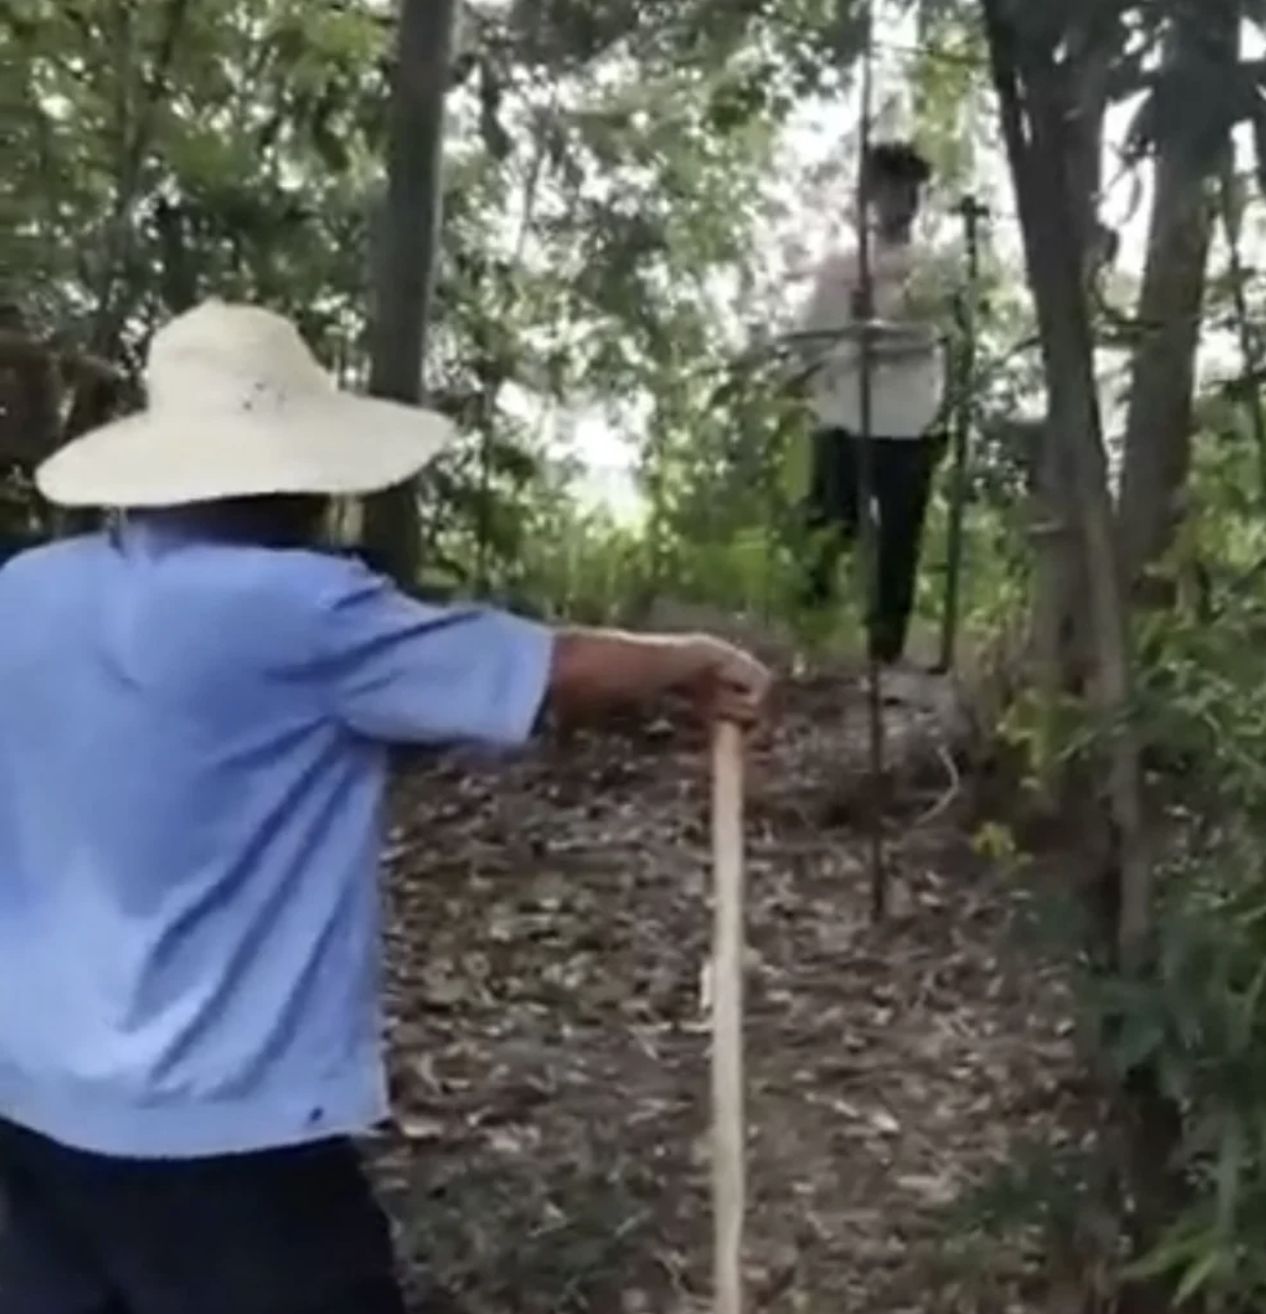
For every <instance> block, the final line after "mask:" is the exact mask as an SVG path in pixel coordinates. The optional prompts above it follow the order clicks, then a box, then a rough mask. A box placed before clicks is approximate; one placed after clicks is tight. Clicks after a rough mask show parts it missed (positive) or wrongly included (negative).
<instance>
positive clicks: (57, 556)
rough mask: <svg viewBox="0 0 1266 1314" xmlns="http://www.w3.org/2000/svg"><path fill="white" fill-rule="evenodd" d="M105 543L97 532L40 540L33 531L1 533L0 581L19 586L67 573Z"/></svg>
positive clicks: (86, 559) (80, 565)
mask: <svg viewBox="0 0 1266 1314" xmlns="http://www.w3.org/2000/svg"><path fill="white" fill-rule="evenodd" d="M103 546H104V538H103V536H102V535H100V534H83V535H78V536H76V537H74V538H62V539H52V540H48V541H43V540H41V539H39V538H38V537H37V536H35V535H27V534H14V535H0V581H2V582H3V585H4V586H5V587H7V588H22V587H25V586H26V585H28V584H31V583H40V582H43V581H47V580H49V579H51V578H54V577H57V576H64V577H69V576H71V575H73V574H74V573H75V572H77V571H79V570H81V569H82V568H83V566H84V565H85V563H87V562H89V561H91V560H92V559H93V558H94V557H96V556H97V555H98V554H99V553H100V551H101V549H102V547H103Z"/></svg>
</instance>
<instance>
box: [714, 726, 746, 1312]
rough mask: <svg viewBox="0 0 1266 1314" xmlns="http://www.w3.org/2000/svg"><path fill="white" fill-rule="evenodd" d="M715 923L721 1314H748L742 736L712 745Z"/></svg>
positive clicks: (735, 731)
mask: <svg viewBox="0 0 1266 1314" xmlns="http://www.w3.org/2000/svg"><path fill="white" fill-rule="evenodd" d="M712 852H713V862H714V866H715V872H716V895H715V897H716V913H715V916H716V924H715V932H714V937H715V938H714V941H713V959H712V1173H713V1209H714V1215H715V1225H716V1243H715V1245H716V1254H715V1261H716V1269H715V1300H716V1307H715V1308H716V1314H742V1310H743V1213H744V1208H745V1197H746V1182H745V1169H744V1159H745V1150H746V1145H745V1141H746V1137H745V1133H744V1114H743V731H742V730H741V729H740V728H739V727H738V726H736V725H731V724H729V723H727V722H722V723H720V724H719V725H718V726H717V728H716V732H715V739H714V740H713V745H712Z"/></svg>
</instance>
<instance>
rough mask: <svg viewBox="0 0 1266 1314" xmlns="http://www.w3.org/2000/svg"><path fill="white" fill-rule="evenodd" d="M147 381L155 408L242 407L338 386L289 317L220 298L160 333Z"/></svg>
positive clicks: (271, 406)
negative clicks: (221, 300) (232, 303)
mask: <svg viewBox="0 0 1266 1314" xmlns="http://www.w3.org/2000/svg"><path fill="white" fill-rule="evenodd" d="M146 383H147V386H148V390H149V401H150V407H151V409H162V410H168V411H171V410H186V411H188V410H198V411H207V410H216V411H233V412H239V413H242V412H245V413H250V412H253V411H259V410H276V409H279V408H280V407H282V406H284V405H285V404H286V402H287V401H290V400H294V399H296V398H297V397H299V396H308V397H310V396H312V394H313V393H318V394H319V393H322V392H330V391H332V390H333V387H334V385H333V382H332V381H331V380H330V379H329V377H328V376H327V375H326V374H325V372H324V371H323V370H322V369H321V366H320V365H319V364H318V362H317V360H316V358H315V357H314V356H313V355H312V352H311V351H310V350H309V349H308V347H307V345H306V343H305V342H304V341H303V339H302V337H300V335H299V331H298V330H297V329H296V328H295V327H294V325H293V324H291V323H290V322H289V321H288V320H285V319H283V318H282V317H281V316H279V315H274V314H272V313H270V312H269V311H266V310H260V309H258V308H257V307H254V306H231V305H226V304H225V303H223V302H219V301H212V302H208V303H207V304H205V305H203V306H200V307H199V308H198V309H197V310H193V311H190V312H189V313H188V314H186V315H182V316H181V317H180V318H179V319H175V320H173V321H172V322H171V323H170V324H168V325H167V326H166V327H165V328H163V329H161V330H160V331H159V332H158V333H157V334H155V336H154V341H153V344H152V346H151V348H150V357H149V366H148V369H147V371H146Z"/></svg>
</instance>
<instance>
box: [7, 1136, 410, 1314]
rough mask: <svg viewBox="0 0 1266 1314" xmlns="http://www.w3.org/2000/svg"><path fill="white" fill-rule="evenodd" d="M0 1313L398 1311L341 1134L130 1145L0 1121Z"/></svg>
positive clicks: (371, 1213)
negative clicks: (177, 1150) (176, 1149)
mask: <svg viewBox="0 0 1266 1314" xmlns="http://www.w3.org/2000/svg"><path fill="white" fill-rule="evenodd" d="M0 1311H3V1314H404V1302H403V1298H402V1296H401V1293H400V1290H399V1287H398V1286H397V1283H396V1280H395V1277H394V1274H393V1270H392V1253H391V1239H390V1235H389V1231H388V1227H387V1221H386V1218H385V1216H384V1215H383V1213H382V1212H381V1210H380V1209H379V1207H378V1205H377V1204H376V1203H375V1201H374V1198H373V1195H372V1193H371V1191H370V1187H369V1183H368V1181H367V1180H366V1178H365V1175H364V1173H363V1171H362V1169H361V1166H360V1162H359V1159H358V1158H357V1155H356V1152H355V1150H354V1149H353V1147H352V1146H351V1145H350V1144H348V1143H347V1142H343V1141H331V1142H327V1143H324V1144H321V1145H314V1146H308V1147H304V1148H302V1149H297V1150H279V1151H272V1152H269V1153H265V1154H249V1155H240V1156H234V1157H226V1158H217V1159H200V1160H189V1161H179V1160H178V1161H155V1160H146V1161H132V1160H125V1159H111V1158H104V1157H102V1156H99V1155H93V1154H84V1153H82V1152H80V1151H76V1150H70V1149H66V1148H65V1147H63V1146H60V1145H56V1144H54V1143H53V1142H51V1141H48V1140H45V1139H44V1138H43V1137H40V1136H35V1135H33V1134H31V1133H30V1132H27V1131H23V1130H20V1129H19V1128H16V1127H14V1126H12V1125H11V1124H9V1123H5V1122H3V1121H0Z"/></svg>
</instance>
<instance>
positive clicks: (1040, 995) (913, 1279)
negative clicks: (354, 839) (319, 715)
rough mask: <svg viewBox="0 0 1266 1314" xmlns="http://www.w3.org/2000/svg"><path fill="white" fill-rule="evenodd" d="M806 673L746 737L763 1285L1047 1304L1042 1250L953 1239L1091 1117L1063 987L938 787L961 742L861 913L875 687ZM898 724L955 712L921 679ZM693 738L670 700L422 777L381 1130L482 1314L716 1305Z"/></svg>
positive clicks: (463, 1304)
mask: <svg viewBox="0 0 1266 1314" xmlns="http://www.w3.org/2000/svg"><path fill="white" fill-rule="evenodd" d="M785 704H786V705H785V707H784V709H783V715H782V716H781V717H780V719H779V723H778V726H777V729H776V730H775V731H774V732H773V733H772V734H771V736H770V737H769V738H768V740H767V742H764V743H762V744H760V745H757V746H755V747H754V748H753V750H752V754H751V758H752V760H751V768H750V775H751V783H750V793H751V798H750V804H749V808H750V815H749V827H748V842H747V853H748V870H749V905H748V932H749V938H750V945H751V953H750V963H749V967H750V970H749V981H748V991H749V994H748V1015H747V1046H748V1066H749V1070H748V1092H749V1109H748V1116H749V1124H750V1152H749V1172H750V1177H751V1201H750V1206H749V1219H748V1241H747V1252H746V1255H747V1265H748V1276H749V1286H750V1291H751V1307H752V1308H753V1309H754V1310H760V1311H762V1314H804V1312H808V1314H816V1312H817V1311H822V1312H823V1314H827V1312H830V1314H841V1312H843V1311H861V1312H863V1314H938V1312H942V1311H943V1312H945V1314H951V1312H952V1314H1007V1312H1009V1311H1028V1310H1037V1309H1039V1308H1046V1306H1045V1305H1044V1304H1043V1303H1042V1301H1043V1299H1044V1297H1043V1295H1042V1292H1043V1275H1042V1273H1041V1271H1040V1268H1039V1267H1037V1266H1036V1265H1037V1260H1036V1258H1035V1257H1034V1258H1033V1259H1032V1260H1030V1258H1029V1257H1026V1256H1025V1255H1023V1254H1019V1253H1012V1252H1010V1251H1008V1250H1006V1249H1005V1248H1002V1247H997V1246H987V1245H986V1246H978V1247H975V1248H970V1247H969V1248H967V1249H963V1248H961V1247H959V1248H957V1249H956V1248H955V1247H954V1246H952V1245H950V1244H949V1238H950V1237H951V1236H952V1235H953V1234H954V1232H955V1228H954V1227H953V1226H952V1225H951V1224H950V1223H949V1218H950V1215H951V1212H952V1211H953V1210H954V1209H957V1208H960V1207H961V1203H962V1201H963V1200H964V1199H965V1198H969V1197H970V1196H971V1194H972V1192H973V1191H974V1190H975V1189H977V1188H979V1187H981V1186H983V1185H987V1184H988V1183H989V1182H990V1181H991V1180H992V1179H993V1178H994V1176H995V1175H996V1173H997V1171H998V1169H999V1168H1000V1167H1001V1166H1003V1165H1006V1164H1007V1163H1008V1162H1009V1161H1012V1160H1014V1159H1016V1158H1018V1157H1021V1156H1022V1155H1023V1154H1024V1153H1025V1146H1027V1145H1028V1144H1029V1143H1030V1142H1032V1141H1034V1140H1037V1139H1047V1138H1048V1137H1049V1135H1050V1134H1051V1132H1052V1131H1056V1132H1057V1131H1058V1130H1059V1128H1060V1126H1061V1124H1065V1123H1067V1124H1068V1125H1070V1126H1071V1124H1072V1121H1073V1118H1074V1115H1075V1112H1076V1105H1077V1094H1076V1091H1077V1086H1078V1080H1077V1077H1078V1067H1077V1063H1076V1059H1075V1055H1074V1053H1073V1042H1072V1038H1071V1027H1070V1024H1069V1021H1068V1015H1069V1009H1068V1004H1067V1000H1066V999H1065V998H1064V997H1063V994H1062V991H1061V989H1060V985H1059V982H1058V981H1057V980H1056V979H1055V978H1053V977H1052V976H1051V975H1049V974H1048V973H1046V972H1045V971H1044V970H1042V969H1041V968H1040V967H1038V966H1037V961H1036V959H1035V958H1034V957H1033V956H1032V955H1031V954H1028V953H1026V952H1025V950H1024V949H1023V941H1022V939H1021V938H1019V937H1017V936H1016V935H1015V934H1014V933H1013V920H1014V914H1015V911H1016V908H1017V907H1018V906H1019V905H1018V899H1017V894H1016V892H1015V891H1014V890H1012V889H1010V888H1009V887H1008V886H1007V885H1006V883H1005V881H1004V880H1003V878H1002V877H1000V876H997V875H995V874H992V873H990V872H989V871H988V870H986V869H984V866H983V864H981V863H979V862H978V861H976V860H975V859H974V858H973V856H972V853H971V850H970V845H969V844H968V842H967V839H966V838H965V837H964V836H963V835H962V834H961V833H957V832H956V831H955V829H954V823H953V812H954V809H953V808H944V807H938V800H939V802H940V803H942V804H943V803H944V802H945V801H946V799H945V796H946V791H947V790H948V789H949V788H950V787H951V785H952V779H951V774H950V770H949V768H948V767H946V770H945V772H944V773H943V776H942V778H940V779H937V780H929V781H927V782H925V787H920V786H919V784H918V783H917V782H914V781H911V782H907V784H906V785H905V786H903V787H902V788H903V790H904V794H903V796H902V797H900V798H898V799H897V800H896V801H895V802H896V809H895V810H894V812H893V815H891V816H890V818H889V824H888V831H889V850H888V851H889V857H890V861H891V867H892V872H893V881H894V899H893V915H892V916H891V918H890V920H889V921H888V923H887V924H886V925H885V926H883V927H881V928H874V927H872V925H871V924H870V917H869V906H870V891H869V874H868V871H867V869H866V844H865V837H864V835H862V834H860V833H859V832H858V830H857V829H856V828H855V826H853V825H850V824H848V823H849V814H850V812H856V810H857V809H856V808H855V807H854V808H838V807H836V808H832V807H831V806H830V800H831V798H832V797H833V793H834V792H836V791H838V787H839V786H838V782H839V781H840V780H841V779H845V778H847V777H848V775H849V773H850V772H852V773H853V774H854V775H855V774H856V772H857V771H858V770H859V769H860V762H861V761H862V759H863V747H862V746H863V743H864V731H865V724H864V712H863V707H862V697H861V693H860V691H859V690H858V688H857V687H856V685H855V684H854V683H853V682H851V681H849V680H848V679H847V678H844V677H840V678H834V679H831V678H823V679H818V680H816V681H802V682H799V683H796V682H792V684H791V685H790V687H789V689H788V691H787V694H786V698H785ZM889 725H890V734H891V736H892V739H893V742H894V748H895V752H896V755H897V756H898V757H900V756H901V754H902V741H903V739H905V738H908V737H909V736H923V737H925V738H928V739H933V740H934V739H935V737H936V736H937V735H938V734H939V733H940V731H939V728H938V725H939V723H938V718H936V717H935V716H929V715H927V714H926V713H925V712H921V711H919V710H918V709H917V708H912V707H910V706H904V707H898V708H894V709H891V711H890V714H889ZM922 756H923V757H924V758H928V757H929V756H930V758H931V760H932V761H933V762H935V761H937V760H938V755H937V753H936V752H935V751H933V752H932V753H931V754H930V755H929V754H928V753H924V754H923V755H922ZM706 771H707V755H706V753H705V751H704V745H703V744H702V742H701V741H700V739H699V738H698V737H697V736H694V737H691V736H689V735H685V734H679V733H675V732H673V731H670V730H669V729H668V728H667V727H660V728H658V729H657V730H652V731H651V732H649V733H643V734H637V733H635V732H633V731H632V730H630V731H628V732H623V733H622V732H616V733H611V734H604V735H601V736H599V735H591V734H583V735H577V736H573V737H572V738H571V739H570V740H569V741H568V742H566V743H560V742H553V743H548V744H546V745H545V746H544V747H543V748H542V749H540V750H539V751H537V752H536V753H534V754H533V755H529V756H525V757H522V758H520V759H517V760H515V761H513V762H510V763H505V764H501V765H498V766H494V767H489V766H488V765H487V764H472V763H470V762H465V763H462V762H455V761H451V760H450V761H446V762H443V763H439V764H434V765H432V766H430V767H427V768H424V769H416V770H414V771H412V772H410V773H409V775H408V776H407V778H406V779H405V780H404V782H403V783H402V786H401V790H400V796H399V799H398V801H397V810H396V823H397V824H396V829H395V832H394V834H393V839H392V846H393V847H392V851H391V854H390V866H391V870H392V899H391V913H390V927H389V938H390V942H391V982H390V990H389V997H390V1001H391V1033H392V1042H393V1085H394V1096H395V1100H396V1108H397V1120H396V1126H395V1128H394V1129H393V1130H392V1131H390V1132H389V1133H388V1134H386V1135H384V1136H383V1137H382V1138H380V1139H379V1140H378V1142H377V1143H376V1144H375V1146H374V1147H373V1149H374V1154H375V1160H376V1162H377V1165H378V1168H379V1172H380V1176H381V1179H382V1182H383V1185H384V1188H385V1190H386V1192H387V1196H388V1199H389V1202H390V1203H391V1205H392V1209H393V1213H394V1214H395V1216H396V1218H397V1220H398V1221H399V1223H400V1225H401V1228H402V1236H401V1242H402V1245H403V1246H404V1248H405V1250H406V1253H408V1254H410V1255H413V1256H416V1257H417V1258H418V1270H419V1273H421V1272H422V1271H423V1265H424V1264H425V1266H426V1269H427V1271H428V1272H429V1278H430V1279H433V1280H435V1281H437V1282H438V1283H439V1284H441V1285H442V1287H443V1288H444V1289H445V1290H446V1291H447V1292H448V1293H450V1294H451V1296H452V1297H454V1298H455V1299H456V1301H457V1302H458V1307H459V1308H461V1309H463V1310H465V1311H468V1312H469V1314H509V1312H510V1311H514V1312H515V1314H537V1312H539V1314H546V1312H548V1314H572V1312H575V1314H579V1312H581V1311H586V1312H588V1311H592V1312H593V1314H686V1312H687V1311H695V1310H704V1309H707V1308H708V1299H707V1298H708V1287H709V1282H710V1247H711V1221H710V1203H709V1167H708V1141H707V1131H708V1116H709V1105H708V1030H707V1018H706V1016H705V1014H704V1012H703V1008H702V1004H701V968H702V966H703V964H704V963H705V961H706V958H707V954H708V948H709V937H710V933H711V917H710V912H709V907H708V896H709V885H710V865H709V862H710V859H709V851H708V821H707V812H706V808H707V800H708V788H707V776H706ZM924 774H928V773H927V772H925V773H924ZM933 774H934V773H933ZM832 813H834V814H835V816H834V821H835V823H836V824H834V825H832V824H830V823H829V821H824V817H828V818H829V817H830V816H831V814H832ZM429 1308H435V1307H429Z"/></svg>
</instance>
